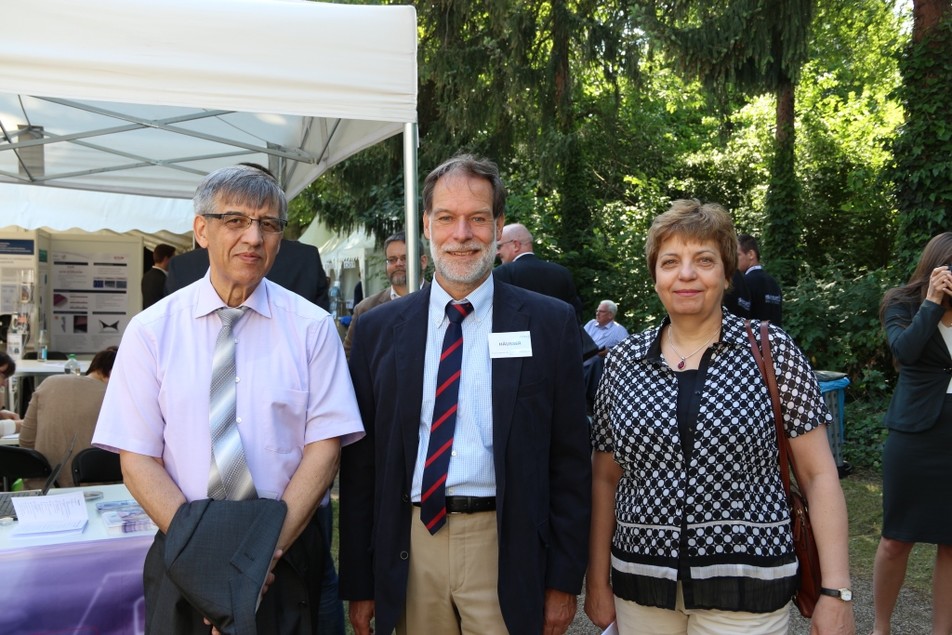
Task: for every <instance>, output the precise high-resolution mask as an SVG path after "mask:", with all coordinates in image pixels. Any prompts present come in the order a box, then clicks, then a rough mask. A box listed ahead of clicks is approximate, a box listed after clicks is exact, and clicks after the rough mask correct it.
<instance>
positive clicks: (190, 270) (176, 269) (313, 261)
mask: <svg viewBox="0 0 952 635" xmlns="http://www.w3.org/2000/svg"><path fill="white" fill-rule="evenodd" d="M206 271H208V250H207V249H203V248H200V247H199V248H197V249H193V250H192V251H189V252H186V253H184V254H179V255H178V256H175V257H174V258H172V260H170V261H169V275H168V280H166V283H165V292H166V293H174V292H175V291H178V290H179V289H181V288H183V287H187V286H188V285H190V284H192V283H193V282H195V281H196V280H199V279H201V277H202V276H204V275H205V272H206ZM267 278H268V280H270V281H271V282H274V283H276V284H280V285H281V286H282V287H284V288H285V289H288V290H289V291H293V292H294V293H296V294H298V295H299V296H303V297H304V298H307V299H308V300H310V301H311V302H313V303H314V304H316V305H317V306H319V307H321V308H322V309H324V310H325V311H327V310H328V307H329V306H330V302H328V298H327V274H326V273H325V272H324V265H323V264H322V263H321V254H320V253H319V252H318V251H317V247H315V246H313V245H308V244H306V243H302V242H299V241H297V240H286V239H284V238H282V239H281V249H280V250H278V255H277V257H275V259H274V264H273V265H272V266H271V271H269V272H268V276H267Z"/></svg>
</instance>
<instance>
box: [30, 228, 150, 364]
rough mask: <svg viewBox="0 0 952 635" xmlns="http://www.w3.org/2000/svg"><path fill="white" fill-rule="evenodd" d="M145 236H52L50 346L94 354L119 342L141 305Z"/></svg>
mask: <svg viewBox="0 0 952 635" xmlns="http://www.w3.org/2000/svg"><path fill="white" fill-rule="evenodd" d="M141 277H142V240H141V239H135V238H126V237H114V238H110V239H108V240H106V239H102V238H93V237H89V238H87V237H83V236H62V237H60V236H55V235H54V236H53V239H52V241H51V246H50V252H49V285H48V286H49V288H50V298H49V304H48V306H49V313H48V316H49V321H48V323H47V324H48V330H49V333H50V350H57V351H61V352H64V353H77V354H92V353H96V352H98V351H101V350H102V349H104V348H105V347H107V346H118V345H119V340H120V339H121V338H122V333H123V331H124V330H125V328H126V324H128V323H129V319H130V318H131V317H132V316H133V315H134V314H135V313H137V312H138V310H139V307H141V306H142V291H141V288H140V286H139V283H140V279H141Z"/></svg>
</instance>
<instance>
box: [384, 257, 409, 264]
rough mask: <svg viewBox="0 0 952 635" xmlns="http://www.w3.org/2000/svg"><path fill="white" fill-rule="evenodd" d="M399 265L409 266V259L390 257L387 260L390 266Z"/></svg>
mask: <svg viewBox="0 0 952 635" xmlns="http://www.w3.org/2000/svg"><path fill="white" fill-rule="evenodd" d="M398 263H399V264H401V265H405V264H407V257H406V256H390V257H389V258H387V264H388V265H395V264H398Z"/></svg>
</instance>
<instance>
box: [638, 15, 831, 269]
mask: <svg viewBox="0 0 952 635" xmlns="http://www.w3.org/2000/svg"><path fill="white" fill-rule="evenodd" d="M642 5H643V6H644V7H645V9H646V11H645V25H646V27H647V28H648V29H650V30H651V31H652V32H653V33H655V34H656V35H657V37H658V38H659V39H660V41H661V42H662V43H663V45H664V46H665V48H666V49H667V50H668V51H670V52H671V55H672V58H673V59H674V60H675V64H676V65H677V66H678V67H679V68H681V69H682V70H683V71H684V72H686V73H688V74H690V75H692V76H695V77H698V78H699V79H701V81H702V82H703V83H704V85H705V86H706V87H707V88H708V89H709V90H711V91H713V92H715V93H723V92H729V91H732V90H741V91H747V92H752V93H759V92H764V91H769V92H772V93H773V94H774V96H775V98H776V121H775V147H774V149H773V157H772V159H771V162H770V186H769V188H768V191H767V198H766V201H765V204H766V225H765V228H764V230H765V231H764V236H763V244H764V251H765V253H766V257H767V258H768V259H769V260H770V262H771V269H772V271H773V272H774V273H775V274H776V275H777V277H778V278H780V280H781V282H783V283H786V284H790V283H792V282H793V281H794V280H795V279H796V269H797V265H798V256H797V245H799V225H798V222H797V213H798V209H799V195H800V194H799V193H800V187H799V183H798V181H797V178H796V172H795V161H794V158H795V153H794V149H795V137H794V131H795V128H794V123H795V114H794V113H795V110H794V87H795V85H796V82H797V79H798V78H799V75H800V70H801V68H802V66H803V64H804V62H805V61H806V59H807V54H808V41H809V40H808V32H809V28H810V24H811V22H812V20H813V15H814V12H815V2H814V0H775V1H773V2H768V1H766V0H714V1H707V2H697V1H695V0H665V1H664V2H658V1H657V0H642Z"/></svg>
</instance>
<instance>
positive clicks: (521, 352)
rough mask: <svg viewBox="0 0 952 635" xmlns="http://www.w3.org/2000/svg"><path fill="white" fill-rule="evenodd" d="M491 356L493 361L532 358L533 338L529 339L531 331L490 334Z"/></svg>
mask: <svg viewBox="0 0 952 635" xmlns="http://www.w3.org/2000/svg"><path fill="white" fill-rule="evenodd" d="M489 356H490V357H491V358H492V359H497V358H500V357H532V338H530V337H529V331H513V332H512V333H490V334H489Z"/></svg>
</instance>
